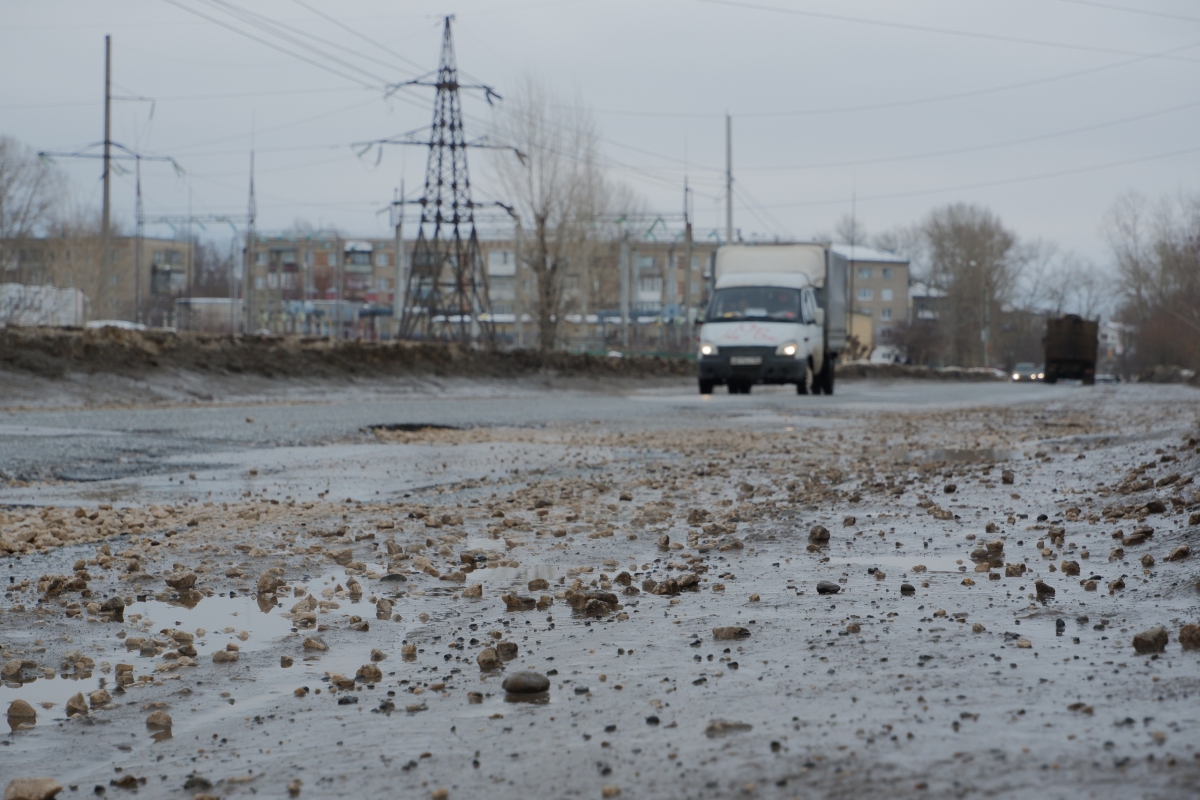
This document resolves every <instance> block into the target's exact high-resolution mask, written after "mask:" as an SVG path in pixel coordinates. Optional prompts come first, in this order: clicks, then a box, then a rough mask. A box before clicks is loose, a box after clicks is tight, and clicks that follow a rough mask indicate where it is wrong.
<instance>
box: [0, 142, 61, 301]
mask: <svg viewBox="0 0 1200 800" xmlns="http://www.w3.org/2000/svg"><path fill="white" fill-rule="evenodd" d="M62 190H63V180H62V176H61V175H60V173H59V172H58V171H57V170H56V169H54V167H52V166H51V165H50V164H48V163H47V162H44V161H41V160H40V159H38V157H37V155H36V154H35V153H34V152H33V150H31V149H30V148H28V147H25V146H24V145H22V144H21V143H20V142H18V141H17V140H16V139H13V138H12V137H9V136H0V282H2V281H9V282H13V283H31V282H41V281H40V279H39V276H38V275H34V274H26V267H25V265H23V264H22V260H21V253H22V250H23V249H25V247H26V246H27V245H28V243H29V241H30V240H31V239H33V238H34V237H35V236H37V235H39V234H41V233H43V232H44V231H45V229H46V227H47V226H48V225H49V224H50V222H51V218H52V214H53V212H54V210H55V207H56V204H57V203H58V202H59V201H60V200H61V199H62ZM31 266H33V267H34V268H35V270H36V269H37V264H36V261H35V262H34V263H33V264H31Z"/></svg>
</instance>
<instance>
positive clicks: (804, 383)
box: [796, 364, 817, 394]
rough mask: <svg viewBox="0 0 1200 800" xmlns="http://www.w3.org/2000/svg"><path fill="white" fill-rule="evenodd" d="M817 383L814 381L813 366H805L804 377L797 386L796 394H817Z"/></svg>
mask: <svg viewBox="0 0 1200 800" xmlns="http://www.w3.org/2000/svg"><path fill="white" fill-rule="evenodd" d="M816 388H817V387H816V381H815V380H814V379H813V371H812V364H805V365H804V375H803V377H801V378H800V382H799V383H797V384H796V394H815V393H816Z"/></svg>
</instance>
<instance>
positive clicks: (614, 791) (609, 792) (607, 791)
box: [600, 786, 621, 797]
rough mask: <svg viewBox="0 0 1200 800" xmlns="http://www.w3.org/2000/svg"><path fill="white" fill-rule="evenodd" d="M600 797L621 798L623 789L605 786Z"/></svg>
mask: <svg viewBox="0 0 1200 800" xmlns="http://www.w3.org/2000/svg"><path fill="white" fill-rule="evenodd" d="M600 796H601V797H620V796H621V787H620V786H605V787H604V788H603V789H601V790H600Z"/></svg>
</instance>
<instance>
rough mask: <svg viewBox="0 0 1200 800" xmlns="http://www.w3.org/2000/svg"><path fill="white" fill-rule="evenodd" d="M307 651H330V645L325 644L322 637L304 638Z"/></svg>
mask: <svg viewBox="0 0 1200 800" xmlns="http://www.w3.org/2000/svg"><path fill="white" fill-rule="evenodd" d="M304 649H305V650H328V649H329V645H327V644H325V640H324V639H322V638H321V637H320V636H306V637H305V638H304Z"/></svg>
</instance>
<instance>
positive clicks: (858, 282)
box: [833, 244, 909, 346]
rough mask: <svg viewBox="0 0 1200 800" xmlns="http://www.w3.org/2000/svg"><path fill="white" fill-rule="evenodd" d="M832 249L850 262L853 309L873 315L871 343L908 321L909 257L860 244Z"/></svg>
mask: <svg viewBox="0 0 1200 800" xmlns="http://www.w3.org/2000/svg"><path fill="white" fill-rule="evenodd" d="M833 250H834V252H836V253H838V254H840V255H842V256H844V257H845V258H846V261H847V262H848V264H847V266H848V268H849V292H850V297H851V301H852V310H853V311H854V313H856V314H861V315H864V316H866V317H869V318H870V320H871V325H870V326H869V327H870V329H871V330H872V331H873V338H874V341H873V342H872V346H874V345H878V344H881V343H884V342H886V341H888V331H889V330H890V329H891V328H893V327H895V326H896V325H898V324H901V323H904V322H907V321H908V305H909V304H908V280H909V275H908V267H909V264H908V259H906V258H904V257H903V256H898V255H896V254H895V253H890V252H888V251H886V250H877V249H875V248H873V247H862V246H861V245H844V244H835V245H833ZM864 344H865V342H864Z"/></svg>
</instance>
